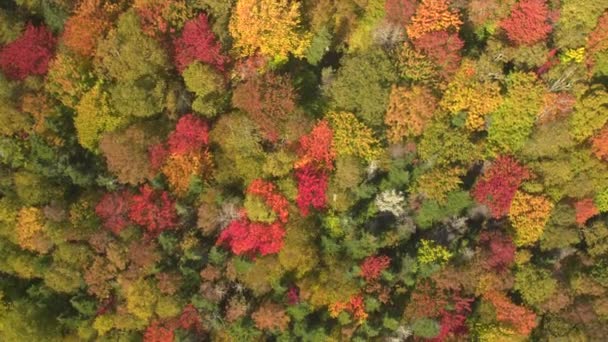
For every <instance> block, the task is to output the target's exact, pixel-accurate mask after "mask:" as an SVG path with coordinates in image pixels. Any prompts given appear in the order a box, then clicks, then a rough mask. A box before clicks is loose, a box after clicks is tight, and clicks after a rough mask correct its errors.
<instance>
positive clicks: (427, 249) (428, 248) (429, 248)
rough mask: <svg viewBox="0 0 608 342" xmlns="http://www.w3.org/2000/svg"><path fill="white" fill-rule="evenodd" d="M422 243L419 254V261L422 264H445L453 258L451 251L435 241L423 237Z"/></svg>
mask: <svg viewBox="0 0 608 342" xmlns="http://www.w3.org/2000/svg"><path fill="white" fill-rule="evenodd" d="M421 243H422V244H421V246H420V248H418V255H417V259H418V262H419V263H421V264H431V263H437V264H439V265H445V264H446V263H447V262H448V261H449V260H450V259H451V258H452V253H451V252H450V251H448V250H447V249H446V248H445V247H443V246H440V245H436V244H435V243H434V242H433V241H430V240H425V239H422V240H421Z"/></svg>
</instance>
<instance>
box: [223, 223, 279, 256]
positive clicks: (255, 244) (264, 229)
mask: <svg viewBox="0 0 608 342" xmlns="http://www.w3.org/2000/svg"><path fill="white" fill-rule="evenodd" d="M284 237H285V229H284V228H283V226H282V225H281V224H280V223H279V222H275V223H272V224H263V223H257V222H250V221H249V220H247V219H245V218H241V219H239V220H235V221H232V222H231V223H230V224H229V225H228V226H227V227H226V228H225V229H224V230H223V231H222V233H221V234H220V236H219V238H218V239H217V241H216V243H215V244H216V245H227V246H228V247H230V250H231V251H232V253H234V254H236V255H248V256H255V254H256V253H259V254H261V255H267V254H275V253H278V252H280V251H281V248H283V239H284Z"/></svg>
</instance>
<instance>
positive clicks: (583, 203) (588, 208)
mask: <svg viewBox="0 0 608 342" xmlns="http://www.w3.org/2000/svg"><path fill="white" fill-rule="evenodd" d="M574 209H575V210H576V223H577V224H578V225H580V226H584V225H585V222H587V220H589V219H590V218H592V217H593V216H595V215H599V213H600V211H599V209H598V208H597V207H596V206H595V203H594V202H593V198H585V199H582V200H580V201H578V202H576V203H574Z"/></svg>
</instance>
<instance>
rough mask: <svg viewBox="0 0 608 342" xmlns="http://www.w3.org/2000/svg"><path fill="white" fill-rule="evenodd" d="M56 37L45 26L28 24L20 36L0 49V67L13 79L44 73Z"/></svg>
mask: <svg viewBox="0 0 608 342" xmlns="http://www.w3.org/2000/svg"><path fill="white" fill-rule="evenodd" d="M55 42H56V39H55V37H53V34H52V33H51V31H50V30H48V29H47V28H46V27H45V26H39V27H36V26H33V25H32V24H28V25H27V27H26V28H25V32H24V33H23V34H22V35H21V37H19V38H17V39H16V40H14V41H12V42H10V43H8V44H7V45H6V46H4V47H3V48H2V49H1V50H0V69H1V70H2V71H3V72H4V74H5V75H6V76H7V77H8V78H11V79H14V80H22V79H24V78H26V77H27V76H29V75H44V74H46V72H47V70H48V67H49V62H50V61H51V58H52V57H53V49H54V48H55Z"/></svg>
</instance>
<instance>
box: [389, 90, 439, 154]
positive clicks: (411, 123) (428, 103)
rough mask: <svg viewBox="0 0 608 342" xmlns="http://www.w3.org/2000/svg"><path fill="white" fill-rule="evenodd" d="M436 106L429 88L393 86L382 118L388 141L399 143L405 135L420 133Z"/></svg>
mask: <svg viewBox="0 0 608 342" xmlns="http://www.w3.org/2000/svg"><path fill="white" fill-rule="evenodd" d="M436 108H437V100H436V99H435V97H434V96H433V94H432V93H431V91H430V90H429V89H427V88H425V87H420V86H413V87H412V88H411V89H407V88H404V87H398V86H393V88H392V90H391V95H390V99H389V105H388V110H387V112H386V116H385V118H384V123H386V125H387V126H388V127H389V129H388V133H387V135H388V139H389V141H390V142H391V143H399V142H401V140H402V139H403V138H405V137H410V136H415V137H416V136H419V135H421V134H422V132H423V131H424V127H425V126H426V124H427V122H429V120H430V119H431V117H432V116H433V113H434V112H435V109H436Z"/></svg>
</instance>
